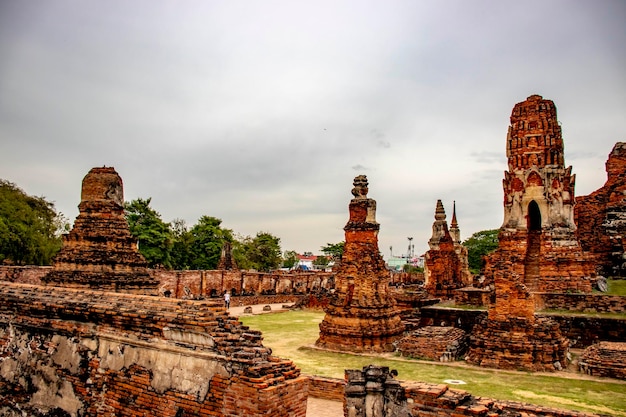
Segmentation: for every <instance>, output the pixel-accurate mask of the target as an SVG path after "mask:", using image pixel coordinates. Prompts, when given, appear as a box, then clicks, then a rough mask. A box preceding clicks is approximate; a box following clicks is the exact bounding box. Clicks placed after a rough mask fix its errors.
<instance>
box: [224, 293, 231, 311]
mask: <svg viewBox="0 0 626 417" xmlns="http://www.w3.org/2000/svg"><path fill="white" fill-rule="evenodd" d="M224 306H225V307H226V310H228V309H229V308H230V293H229V292H228V291H226V292H225V293H224Z"/></svg>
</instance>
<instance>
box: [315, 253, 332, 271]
mask: <svg viewBox="0 0 626 417" xmlns="http://www.w3.org/2000/svg"><path fill="white" fill-rule="evenodd" d="M329 263H330V259H329V258H327V257H326V256H318V257H317V258H316V259H315V260H314V261H313V265H315V266H316V267H317V268H319V269H324V268H326V267H327V266H328V264H329Z"/></svg>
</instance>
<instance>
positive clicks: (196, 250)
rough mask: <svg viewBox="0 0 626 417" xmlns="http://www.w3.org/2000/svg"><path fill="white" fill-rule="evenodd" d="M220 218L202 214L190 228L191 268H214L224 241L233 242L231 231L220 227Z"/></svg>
mask: <svg viewBox="0 0 626 417" xmlns="http://www.w3.org/2000/svg"><path fill="white" fill-rule="evenodd" d="M221 224H222V220H221V219H218V218H216V217H211V216H202V217H200V220H198V223H197V224H195V225H194V226H193V227H192V228H191V229H190V230H189V233H190V235H191V236H190V242H189V243H190V258H189V261H190V265H189V267H190V268H191V269H216V268H217V264H218V263H219V261H220V256H221V255H222V246H224V242H226V241H228V242H231V243H232V242H233V232H232V230H230V229H223V228H221V227H220V225H221Z"/></svg>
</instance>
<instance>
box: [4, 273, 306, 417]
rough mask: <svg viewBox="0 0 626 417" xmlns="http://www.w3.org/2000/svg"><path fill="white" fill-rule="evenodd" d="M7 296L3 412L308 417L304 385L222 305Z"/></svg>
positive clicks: (36, 292) (85, 294) (50, 290)
mask: <svg viewBox="0 0 626 417" xmlns="http://www.w3.org/2000/svg"><path fill="white" fill-rule="evenodd" d="M0 296H1V297H2V299H3V303H2V305H1V306H0V355H1V357H2V363H1V365H0V396H1V401H0V414H2V413H4V412H6V413H9V412H10V411H11V410H13V411H15V410H18V409H21V410H31V409H32V410H35V409H39V410H47V411H51V410H54V409H55V408H59V409H61V410H64V411H65V412H66V413H69V414H74V415H93V416H109V415H116V416H144V415H148V414H146V413H152V414H150V415H159V416H191V415H197V416H255V415H277V416H285V417H287V416H302V417H303V416H305V414H306V395H307V391H306V387H307V381H306V378H304V377H301V376H300V371H299V369H298V368H297V367H296V366H295V365H294V364H293V363H292V362H291V361H288V360H282V359H279V358H275V357H273V356H271V352H270V350H269V349H267V348H265V347H264V346H263V345H262V336H261V334H260V332H258V331H254V330H251V329H249V328H247V327H246V326H243V325H241V323H240V322H239V321H238V320H237V319H236V318H234V317H232V316H229V315H228V313H227V312H226V311H225V310H224V308H223V307H222V305H221V302H219V301H192V300H176V299H169V298H163V297H153V296H141V295H132V294H121V293H111V292H108V293H107V292H101V291H93V290H87V289H72V288H59V287H51V286H45V287H44V286H35V285H26V284H13V283H7V282H2V283H0ZM3 415H7V414H3Z"/></svg>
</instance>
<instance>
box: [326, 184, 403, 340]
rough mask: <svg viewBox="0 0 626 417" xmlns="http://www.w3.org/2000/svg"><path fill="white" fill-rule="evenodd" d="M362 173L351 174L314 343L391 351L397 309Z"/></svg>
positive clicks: (397, 321)
mask: <svg viewBox="0 0 626 417" xmlns="http://www.w3.org/2000/svg"><path fill="white" fill-rule="evenodd" d="M367 192H368V188H367V178H366V177H365V175H360V176H358V177H356V178H355V179H354V189H353V190H352V194H353V195H354V198H353V199H352V200H351V201H350V206H349V210H350V219H349V220H348V223H347V224H346V226H345V227H344V231H345V238H346V240H345V247H344V252H343V256H342V259H341V264H340V266H339V269H338V271H337V273H336V276H335V293H334V295H333V296H332V297H331V300H330V302H329V304H328V306H327V307H326V309H325V311H326V315H325V317H324V320H323V321H322V323H320V337H319V339H318V340H317V342H316V344H317V346H320V347H323V348H327V349H333V350H342V351H350V352H385V351H393V350H394V346H393V342H394V341H395V340H397V339H398V337H400V336H401V335H402V332H403V331H404V326H403V324H402V322H401V320H400V312H399V311H398V310H397V309H396V308H395V307H396V303H395V300H394V299H393V297H392V296H391V294H390V291H389V281H390V275H389V271H387V269H386V267H385V262H384V260H383V258H382V256H381V255H380V251H379V249H378V230H379V228H380V226H379V224H378V223H377V222H376V201H374V200H372V199H370V198H367Z"/></svg>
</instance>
